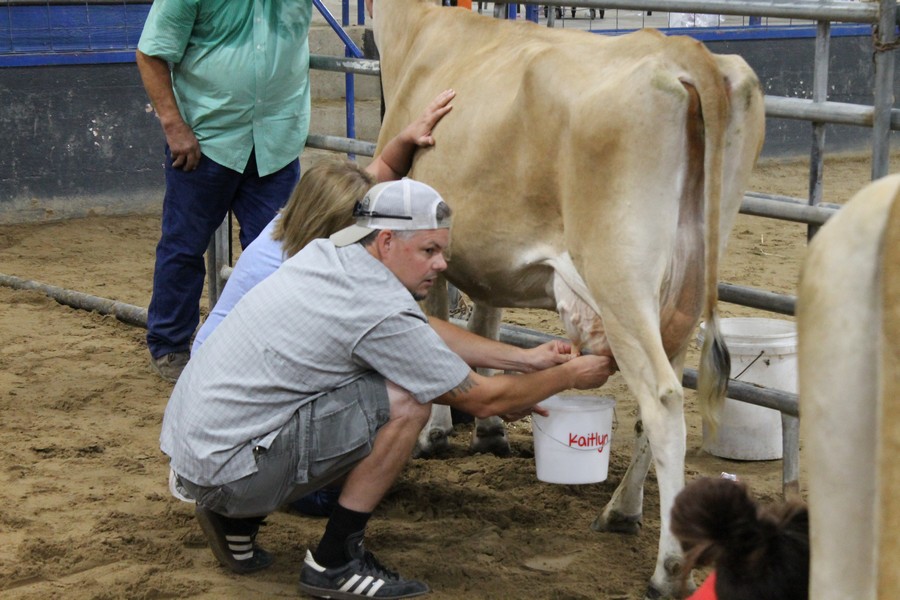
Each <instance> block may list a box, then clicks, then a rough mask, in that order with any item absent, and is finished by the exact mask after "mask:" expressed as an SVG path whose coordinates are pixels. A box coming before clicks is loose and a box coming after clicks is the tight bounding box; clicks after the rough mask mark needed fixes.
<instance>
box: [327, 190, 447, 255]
mask: <svg viewBox="0 0 900 600" xmlns="http://www.w3.org/2000/svg"><path fill="white" fill-rule="evenodd" d="M443 201H444V199H443V198H441V195H440V194H438V193H437V191H436V190H435V189H434V188H433V187H431V186H430V185H426V184H424V183H422V182H421V181H415V180H413V179H399V180H396V181H385V182H383V183H379V184H376V185H374V186H372V188H371V189H370V190H369V191H368V192H367V193H366V195H365V197H363V199H362V200H361V201H360V202H357V203H356V207H355V208H354V209H353V216H354V217H356V224H355V225H350V226H349V227H345V228H344V229H341V230H340V231H338V232H335V233H333V234H332V235H331V238H330V239H331V241H332V242H333V243H334V245H335V246H349V245H350V244H353V243H355V242H358V241H359V240H361V239H363V238H364V237H366V236H367V235H369V234H370V233H372V232H373V231H375V230H376V229H393V230H405V231H415V230H420V229H443V228H447V227H450V218H449V217H445V218H440V217H439V216H438V214H437V208H438V205H439V204H440V203H441V202H443Z"/></svg>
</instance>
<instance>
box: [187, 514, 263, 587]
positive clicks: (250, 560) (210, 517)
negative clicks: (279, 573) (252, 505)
mask: <svg viewBox="0 0 900 600" xmlns="http://www.w3.org/2000/svg"><path fill="white" fill-rule="evenodd" d="M194 513H195V514H196V515H197V520H198V521H200V527H202V528H203V533H205V534H206V539H207V541H208V542H209V547H210V549H211V550H212V553H213V556H215V557H216V559H217V560H218V561H219V563H220V564H221V565H222V566H223V567H227V568H229V569H231V570H232V571H234V572H235V573H253V572H254V571H260V570H262V569H265V568H266V567H270V566H271V565H272V563H273V562H274V561H273V559H272V555H271V554H269V553H268V552H266V551H265V550H263V549H262V548H260V547H259V546H257V545H256V534H257V533H258V532H259V526H260V524H261V523H262V522H263V517H256V518H250V519H232V518H230V517H226V516H223V515H220V514H218V513H215V512H213V511H211V510H209V509H207V508H203V507H202V506H197V507H196V508H195V509H194Z"/></svg>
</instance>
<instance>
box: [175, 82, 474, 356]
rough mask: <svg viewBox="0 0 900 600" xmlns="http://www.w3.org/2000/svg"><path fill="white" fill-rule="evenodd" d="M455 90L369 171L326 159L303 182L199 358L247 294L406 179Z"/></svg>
mask: <svg viewBox="0 0 900 600" xmlns="http://www.w3.org/2000/svg"><path fill="white" fill-rule="evenodd" d="M455 95H456V92H454V91H453V90H445V91H444V92H441V93H440V94H439V95H438V96H437V97H436V98H435V99H434V100H433V101H432V102H431V104H429V105H428V107H427V108H426V109H425V111H424V112H423V113H422V115H421V116H420V117H419V118H418V119H416V120H415V121H413V122H412V123H410V124H409V125H408V126H407V127H406V128H405V129H404V130H403V131H402V132H400V134H399V135H397V137H395V138H394V139H392V140H391V141H390V142H388V144H387V145H386V146H385V148H384V151H383V152H382V153H381V154H379V155H378V156H376V157H375V158H374V159H373V160H372V162H371V164H369V166H367V167H366V168H365V169H363V168H361V167H360V166H359V165H357V164H356V163H354V162H353V161H350V160H347V159H343V158H341V159H323V160H320V161H319V162H318V163H316V164H315V165H313V166H312V167H310V168H309V169H308V170H307V171H306V173H304V174H303V176H302V177H301V178H300V182H299V183H298V184H297V187H296V188H294V192H293V193H292V194H291V197H290V199H289V200H288V202H287V204H286V205H285V207H284V208H283V209H282V210H281V211H280V213H279V214H278V215H277V216H276V217H275V218H274V219H272V221H271V222H270V223H269V224H268V225H267V226H266V228H265V229H263V231H262V233H260V234H259V237H257V238H256V240H254V242H253V243H252V244H250V245H249V246H247V248H246V249H245V250H244V252H243V253H242V254H241V256H240V258H238V261H237V264H236V265H235V267H234V271H232V273H231V275H230V276H229V278H228V282H227V283H226V284H225V288H224V289H223V290H222V295H221V296H220V297H219V300H218V302H216V305H215V307H213V310H212V312H210V314H209V316H208V317H207V318H206V321H204V322H203V325H202V326H201V327H200V329H199V330H198V331H197V335H196V336H195V338H194V344H193V346H192V347H191V353H192V354H193V353H195V352H197V351H198V350H199V349H200V346H201V345H202V344H203V342H204V341H205V340H206V338H207V337H208V336H209V335H210V334H211V333H212V332H213V330H215V328H216V327H217V326H218V325H219V323H221V322H222V319H224V318H225V316H226V315H227V314H228V313H229V312H231V309H232V308H234V305H235V304H237V302H238V300H240V299H241V298H242V297H243V296H244V294H246V293H247V292H248V291H250V289H251V288H253V286H255V285H256V284H257V283H259V282H260V281H262V280H263V279H265V278H266V277H268V276H269V275H271V274H272V273H274V272H275V269H277V268H278V267H279V266H281V263H282V262H284V261H285V260H286V259H288V258H290V257H291V256H293V255H294V254H296V253H297V252H299V251H300V250H301V249H303V247H304V246H306V244H308V243H309V242H310V241H311V240H314V239H316V238H324V237H328V236H329V235H331V234H332V233H334V232H335V231H338V230H339V229H343V228H344V227H346V226H347V225H350V224H352V223H353V217H352V213H353V206H354V205H355V204H356V202H357V201H358V200H361V199H362V197H363V196H365V194H366V192H367V191H369V188H370V187H372V186H373V185H375V184H376V183H379V182H382V181H389V180H392V179H400V178H401V177H403V176H404V175H406V173H407V172H409V168H410V166H411V165H412V159H413V155H414V154H415V151H416V149H417V148H420V147H427V146H432V145H434V137H432V135H431V132H432V131H433V129H434V126H435V125H436V124H437V122H438V121H440V120H441V118H443V116H444V115H446V114H447V113H448V112H449V111H450V109H451V108H453V107H452V105H450V101H451V100H452V99H453V97H454V96H455Z"/></svg>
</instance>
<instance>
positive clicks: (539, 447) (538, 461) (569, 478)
mask: <svg viewBox="0 0 900 600" xmlns="http://www.w3.org/2000/svg"><path fill="white" fill-rule="evenodd" d="M615 404H616V401H615V400H613V399H612V398H610V397H608V396H571V395H558V396H551V397H550V398H547V399H546V400H544V401H543V402H541V404H540V405H541V407H542V408H546V409H547V411H549V415H550V416H547V417H542V416H540V415H537V414H536V415H534V416H533V417H532V430H533V432H534V462H535V466H536V467H537V478H538V479H540V480H541V481H545V482H547V483H598V482H600V481H605V480H606V474H607V471H608V470H609V449H610V442H611V441H612V417H613V407H614V406H615Z"/></svg>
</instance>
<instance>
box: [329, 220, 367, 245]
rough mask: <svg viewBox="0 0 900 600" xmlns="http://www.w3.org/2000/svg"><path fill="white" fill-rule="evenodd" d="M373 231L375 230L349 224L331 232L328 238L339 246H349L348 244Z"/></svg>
mask: <svg viewBox="0 0 900 600" xmlns="http://www.w3.org/2000/svg"><path fill="white" fill-rule="evenodd" d="M373 231H375V230H374V229H369V228H368V227H360V226H359V225H350V226H349V227H345V228H343V229H341V230H340V231H336V232H335V233H332V234H331V236H330V237H329V238H328V239H330V240H331V243H333V244H334V245H335V246H337V247H339V248H340V247H341V246H349V245H350V244H354V243H356V242H358V241H359V240H361V239H363V238H364V237H366V236H367V235H369V234H370V233H372V232H373Z"/></svg>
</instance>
